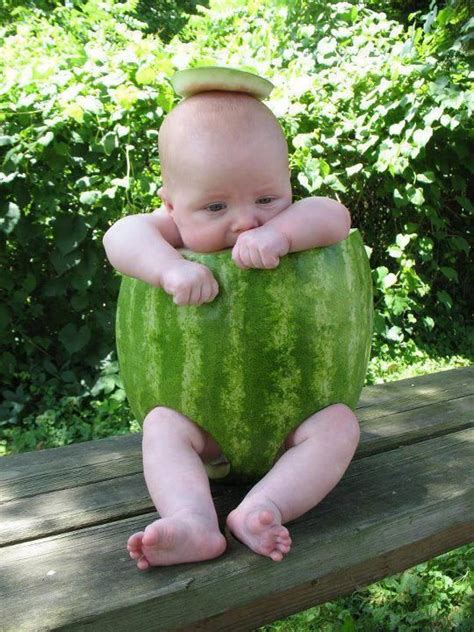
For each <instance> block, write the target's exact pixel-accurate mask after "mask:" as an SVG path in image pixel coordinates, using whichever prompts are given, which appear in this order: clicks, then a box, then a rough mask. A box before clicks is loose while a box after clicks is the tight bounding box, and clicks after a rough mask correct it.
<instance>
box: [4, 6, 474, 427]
mask: <svg viewBox="0 0 474 632" xmlns="http://www.w3.org/2000/svg"><path fill="white" fill-rule="evenodd" d="M152 4H153V3H151V4H150V3H148V2H147V0H127V1H121V2H119V1H118V0H68V1H66V0H64V2H52V1H50V0H41V1H40V2H33V1H32V0H23V1H21V0H5V1H4V3H3V5H2V7H1V11H0V20H1V21H2V22H3V23H4V26H3V27H0V53H1V54H0V74H1V76H2V81H1V84H0V242H1V243H0V292H1V293H2V301H1V303H0V336H1V340H2V350H1V352H0V376H1V378H2V383H3V384H4V385H5V387H4V388H5V391H4V392H3V396H4V397H5V400H6V401H7V402H9V403H8V405H7V406H6V408H7V409H8V411H11V410H14V411H16V413H15V415H13V417H12V415H11V414H10V412H8V411H7V412H5V410H6V409H2V410H3V412H2V413H1V414H2V416H3V417H2V418H3V419H6V420H10V422H11V423H10V425H11V424H13V425H16V426H18V428H21V427H22V424H24V423H26V419H31V418H30V417H29V415H30V414H33V409H34V408H35V407H36V410H38V409H39V410H40V412H41V411H43V410H49V409H50V406H51V402H49V401H48V396H47V392H50V393H52V391H48V388H53V386H51V384H50V385H49V387H48V388H46V389H45V390H43V391H42V390H41V388H40V386H39V385H40V384H42V382H41V381H40V380H39V376H43V377H45V379H49V377H50V376H51V375H52V374H51V371H55V372H56V373H55V375H54V380H55V381H54V384H55V386H54V388H57V389H58V397H60V396H61V397H62V396H64V397H68V396H71V397H77V396H79V395H85V396H86V397H88V395H87V393H88V391H90V389H92V387H93V385H94V384H95V382H96V381H97V379H98V375H99V376H100V369H98V367H99V366H100V363H101V362H103V361H105V359H106V358H107V357H109V354H110V353H111V350H112V349H113V346H114V336H113V333H114V332H113V322H114V315H115V304H116V296H117V290H118V278H117V276H116V275H114V273H113V272H112V270H111V268H110V266H109V265H108V263H107V262H106V260H105V256H104V252H103V249H102V244H101V238H102V235H103V233H104V231H105V230H106V229H107V227H108V226H109V225H110V224H111V223H112V222H114V221H115V220H116V219H117V218H118V217H120V216H121V215H124V214H128V213H134V212H143V211H147V210H150V209H151V208H153V206H155V205H157V204H159V200H158V198H157V195H156V192H157V189H158V187H159V177H160V169H159V163H158V156H157V143H156V137H157V130H158V128H159V125H160V123H161V120H162V117H163V115H164V114H165V113H166V112H167V111H168V110H169V109H170V108H171V107H172V105H173V103H174V102H175V97H174V95H173V93H172V90H171V88H170V86H169V83H168V78H169V77H170V76H171V75H172V74H173V72H174V71H175V70H176V69H181V68H185V67H187V66H190V65H198V64H214V63H218V64H228V65H232V66H238V67H241V68H248V69H250V70H254V71H256V72H257V73H259V74H262V75H264V76H266V77H269V78H270V79H272V81H273V82H274V83H275V85H276V88H275V90H274V93H273V94H272V98H271V100H270V102H269V105H270V107H271V108H272V109H273V111H274V112H275V113H276V114H277V115H278V116H279V117H280V119H281V121H282V124H283V126H284V129H285V131H286V133H287V136H288V139H289V149H290V153H291V166H292V170H293V185H294V191H295V197H296V198H299V197H303V196H307V195H330V196H334V197H338V198H339V199H340V200H341V201H342V202H344V203H345V204H346V205H347V206H348V208H349V209H350V210H351V213H352V216H353V224H354V225H356V226H359V228H360V229H361V230H362V232H363V234H364V236H365V241H366V243H367V245H368V247H369V250H370V252H371V264H372V269H373V279H374V286H375V298H376V320H375V323H376V334H375V338H374V355H375V356H376V358H378V362H379V363H378V365H377V370H380V369H381V367H383V366H390V365H391V364H393V363H394V362H395V363H400V362H402V363H403V362H405V363H406V361H408V360H409V359H415V358H417V357H418V359H420V358H421V359H422V358H423V357H425V356H424V355H423V354H424V353H425V351H424V350H423V349H424V347H425V346H426V345H433V344H434V343H438V341H439V340H440V338H441V334H442V336H443V337H444V339H445V340H446V341H447V342H446V346H447V348H449V350H451V352H452V351H453V350H459V349H460V347H459V345H460V341H461V340H463V341H464V340H466V338H467V334H468V331H467V326H466V324H465V321H466V319H467V313H468V305H467V298H468V296H467V288H468V285H469V284H468V279H469V274H470V269H469V259H468V255H469V245H468V244H469V238H470V233H469V225H468V214H469V213H470V212H471V211H472V203H471V201H470V191H469V189H468V182H469V181H470V179H472V170H473V167H472V161H470V160H469V154H468V148H469V143H470V142H471V141H472V135H473V128H472V109H473V95H472V91H470V89H469V80H470V78H471V74H470V70H469V52H470V50H471V48H472V26H473V21H472V19H469V13H468V4H467V3H466V2H461V1H459V0H451V1H448V2H445V3H444V4H442V5H441V4H440V5H439V6H438V5H436V4H433V3H431V4H430V6H429V7H427V3H425V4H423V2H421V1H420V2H413V3H412V4H411V5H410V8H409V10H410V11H415V15H414V16H413V17H412V18H411V19H408V17H407V16H406V17H407V20H406V21H405V22H404V23H403V24H401V23H400V22H398V21H397V20H395V19H393V17H396V16H397V15H398V13H397V12H400V11H402V8H400V7H401V6H402V5H401V4H400V3H397V2H393V3H392V5H390V6H391V7H392V9H393V8H394V7H395V9H396V10H395V9H394V10H393V11H391V12H390V15H391V16H392V17H391V18H389V17H387V15H386V14H385V13H383V12H382V11H381V9H382V6H381V3H377V2H375V0H374V1H373V2H369V1H367V2H362V1H356V0H351V2H338V3H333V4H330V5H329V4H328V3H325V2H322V0H317V1H314V0H311V2H309V0H291V1H288V2H283V1H282V0H252V1H251V2H248V1H246V2H244V0H230V1H224V0H212V2H210V5H209V7H204V6H201V5H195V3H194V2H192V1H191V0H190V1H189V3H186V4H183V3H175V4H173V3H171V0H169V11H168V8H167V7H168V4H166V5H165V4H163V3H161V4H160V3H157V4H156V6H152ZM183 8H184V10H185V12H186V11H191V10H193V8H195V10H196V11H197V14H196V15H193V16H192V17H191V18H190V19H189V20H188V22H187V23H186V24H185V26H184V27H183V28H182V29H181V30H180V31H179V32H178V33H177V34H176V36H175V37H172V39H171V40H170V41H169V42H168V43H167V44H164V43H163V40H162V39H160V37H159V35H157V34H156V32H158V33H159V34H161V35H162V36H163V38H166V39H169V38H170V37H171V36H172V34H173V33H174V32H176V30H177V29H178V28H180V27H181V24H182V23H184V19H185V18H187V16H185V15H183V11H182V9H183ZM424 11H427V13H426V15H423V12H424ZM160 20H162V25H161V27H162V28H161V27H160V24H159V22H160ZM176 20H178V21H176ZM145 22H146V23H145ZM407 25H408V26H407ZM443 353H444V351H443ZM463 353H464V356H466V355H469V353H470V351H469V350H467V351H466V350H465V349H464V350H463ZM376 372H377V371H375V373H376ZM375 373H374V372H372V373H370V374H369V380H375V379H376V378H375ZM65 375H67V376H69V377H71V376H73V377H72V378H71V379H70V380H69V381H68V380H67V379H66V378H64V377H63V376H65ZM33 386H34V387H35V388H38V389H39V391H38V393H36V394H35V393H34V392H33ZM20 388H23V389H24V390H23V391H22V393H23V394H22V395H12V393H13V394H16V393H18V392H19V391H18V389H20ZM62 391H64V392H62ZM59 393H61V394H60V395H59ZM15 397H16V399H15ZM22 397H23V398H26V399H28V398H30V399H29V400H28V401H29V403H28V405H26V406H23V407H22V403H24V402H23V400H22ZM51 397H52V395H51ZM61 406H62V404H61Z"/></svg>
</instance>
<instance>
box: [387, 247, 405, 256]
mask: <svg viewBox="0 0 474 632" xmlns="http://www.w3.org/2000/svg"><path fill="white" fill-rule="evenodd" d="M387 252H388V254H389V256H390V257H393V258H394V259H400V257H401V256H402V255H403V252H402V251H401V249H400V248H399V247H398V246H389V247H388V249H387Z"/></svg>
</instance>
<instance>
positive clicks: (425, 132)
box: [413, 127, 433, 147]
mask: <svg viewBox="0 0 474 632" xmlns="http://www.w3.org/2000/svg"><path fill="white" fill-rule="evenodd" d="M432 136H433V129H432V128H431V127H425V128H424V129H416V130H415V131H414V132H413V141H414V142H415V145H417V146H418V147H424V146H425V145H426V144H427V142H428V141H429V140H430V138H431V137H432Z"/></svg>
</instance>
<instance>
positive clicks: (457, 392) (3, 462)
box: [0, 367, 474, 502]
mask: <svg viewBox="0 0 474 632" xmlns="http://www.w3.org/2000/svg"><path fill="white" fill-rule="evenodd" d="M473 378H474V367H463V368H460V369H452V370H450V371H442V372H439V373H432V374H430V375H423V376H419V377H416V378H409V379H407V380H401V381H399V382H388V383H386V384H378V385H376V386H368V387H365V388H364V390H363V392H362V397H361V400H360V402H359V405H358V409H357V415H358V417H359V419H360V420H361V423H362V424H363V425H364V424H365V423H366V422H367V423H369V422H372V421H373V422H374V423H377V421H376V420H377V419H381V418H382V417H384V416H387V415H391V414H396V413H399V412H401V411H409V410H415V409H417V408H421V407H422V406H431V405H433V404H434V403H436V402H438V403H441V402H444V401H451V400H455V399H457V398H460V397H463V396H467V395H472V394H473V391H474V379H473ZM437 423H440V424H441V426H443V424H444V422H443V421H440V420H439V418H438V422H437ZM389 424H390V422H389ZM451 427H452V428H453V429H454V428H455V427H456V426H455V421H454V420H453V425H452V426H451ZM458 427H459V428H461V427H463V426H458ZM370 432H372V428H371V429H370ZM397 432H399V430H397ZM433 432H434V433H435V434H437V433H438V431H437V430H436V429H435V428H433ZM378 436H379V437H380V433H378ZM373 445H375V444H373ZM380 445H383V444H380ZM140 446H141V434H136V435H127V436H119V437H111V438H108V439H100V440H97V441H88V442H85V443H77V444H74V445H71V446H66V447H64V448H52V449H48V450H40V451H38V452H28V453H24V454H16V455H12V456H8V457H3V458H1V459H0V502H5V501H8V500H12V499H19V498H23V497H28V496H33V495H35V494H38V493H46V492H52V491H54V490H61V489H67V488H69V487H75V486H77V485H86V484H89V483H93V482H96V481H104V480H110V479H113V478H115V477H117V476H128V475H130V474H136V473H139V472H141V471H142V462H141V454H140V449H141V448H140ZM388 447H389V446H388ZM362 454H367V452H364V450H362Z"/></svg>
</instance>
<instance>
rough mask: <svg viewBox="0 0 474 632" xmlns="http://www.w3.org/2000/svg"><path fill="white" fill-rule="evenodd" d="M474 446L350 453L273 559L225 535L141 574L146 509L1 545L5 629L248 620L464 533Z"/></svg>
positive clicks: (464, 538) (472, 439)
mask: <svg viewBox="0 0 474 632" xmlns="http://www.w3.org/2000/svg"><path fill="white" fill-rule="evenodd" d="M473 445H474V431H473V430H465V431H461V432H458V433H451V434H448V435H445V436H443V437H439V438H436V439H432V440H426V441H423V442H421V443H416V444H414V445H409V446H404V447H401V448H399V449H395V450H392V451H390V452H384V453H381V454H377V455H373V456H370V457H367V458H362V459H359V460H358V461H354V462H353V463H352V464H351V466H350V468H349V470H348V472H347V473H346V475H345V477H344V478H343V480H342V482H341V483H340V484H339V485H338V486H337V487H336V489H335V490H333V492H332V493H331V494H330V495H329V496H328V497H327V498H326V499H325V500H324V501H323V502H322V503H321V504H320V505H319V506H318V507H316V508H315V509H314V510H312V511H311V512H308V514H306V515H305V516H304V517H302V518H300V519H298V520H296V521H294V522H293V523H292V525H291V526H290V530H291V533H292V538H293V550H292V552H291V553H290V555H289V556H288V557H287V558H286V559H285V560H284V562H282V563H281V564H275V563H273V562H271V561H270V560H268V559H266V558H263V557H260V556H257V555H255V554H253V553H251V552H250V551H248V549H246V547H244V546H243V545H241V544H240V543H238V542H237V541H235V540H233V539H232V540H230V542H229V549H228V551H227V552H226V553H225V554H224V555H223V556H222V557H221V558H219V559H217V560H213V561H211V562H205V563H201V564H185V565H184V564H183V565H180V566H175V567H167V568H159V569H158V568H156V569H152V570H151V571H149V572H147V573H140V572H138V571H136V570H135V569H134V566H133V562H131V561H130V560H129V559H128V558H127V555H126V552H125V549H124V545H125V541H126V538H127V536H128V534H129V533H130V532H132V531H133V530H135V529H139V528H142V527H143V526H144V525H145V524H147V522H148V521H149V519H151V518H152V517H153V516H154V514H151V515H146V516H141V517H139V518H128V519H125V520H121V521H118V522H115V523H110V524H106V525H102V526H94V527H90V528H87V529H81V530H79V531H76V532H72V533H64V534H60V535H57V536H54V537H49V538H45V539H43V540H39V541H33V542H26V543H23V544H17V545H13V546H7V547H4V548H3V549H2V557H1V588H0V601H1V602H2V603H3V604H4V606H5V608H4V609H5V615H4V618H3V621H2V623H3V626H4V629H5V632H9V631H10V630H11V631H14V632H27V631H28V630H35V632H36V631H41V630H50V629H68V630H85V629H86V628H87V630H100V631H101V632H102V631H103V630H112V629H113V630H116V631H117V632H119V631H120V630H127V631H128V630H130V629H140V630H143V631H146V630H172V629H176V628H186V629H192V630H197V629H206V630H226V629H229V630H248V629H252V628H253V627H256V626H257V625H260V624H262V623H264V622H265V621H267V620H269V619H270V618H272V619H274V618H277V617H279V616H283V615H284V614H288V613H289V612H292V611H295V610H299V609H301V608H305V607H308V606H309V605H311V604H312V603H317V602H318V601H321V600H324V599H326V598H327V596H328V594H329V591H330V594H331V596H334V595H335V594H340V591H343V592H347V591H350V590H352V589H353V588H355V587H356V586H359V585H360V584H361V583H366V582H371V581H373V580H375V579H377V578H378V577H380V576H382V574H383V575H387V574H390V573H392V572H395V571H398V570H400V569H401V568H404V567H408V566H411V565H413V564H414V563H417V562H420V561H422V560H423V559H427V558H430V557H432V556H433V555H435V554H437V553H439V552H440V551H443V550H446V549H447V548H449V547H453V546H458V545H460V544H463V543H465V542H468V541H470V540H472V539H473V537H474V469H473V468H472V456H473ZM228 500H229V499H228V498H222V499H221V506H220V507H219V511H220V512H222V510H223V509H224V510H225V511H227V507H224V505H226V504H228ZM111 587H113V590H111ZM278 597H280V598H278ZM286 597H288V598H290V599H291V600H293V601H292V603H291V607H290V606H288V603H287V601H285V598H286ZM269 600H271V606H272V607H271V612H270V610H269V609H268V604H269V603H270V602H269ZM289 608H290V609H289ZM243 613H247V615H246V618H241V617H244V614H243ZM203 621H205V622H206V623H205V624H204V623H203Z"/></svg>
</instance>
